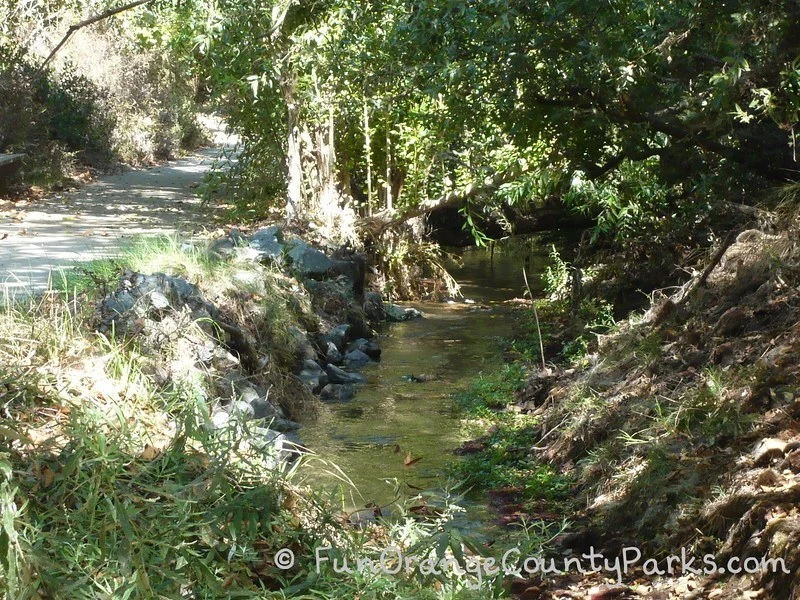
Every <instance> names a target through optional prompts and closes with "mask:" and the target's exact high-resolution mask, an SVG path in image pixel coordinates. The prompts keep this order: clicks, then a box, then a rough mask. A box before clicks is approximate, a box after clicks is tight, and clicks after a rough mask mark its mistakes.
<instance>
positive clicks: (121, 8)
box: [36, 0, 153, 77]
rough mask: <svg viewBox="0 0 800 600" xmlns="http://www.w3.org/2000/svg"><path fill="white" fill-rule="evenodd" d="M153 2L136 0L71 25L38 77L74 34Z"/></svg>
mask: <svg viewBox="0 0 800 600" xmlns="http://www.w3.org/2000/svg"><path fill="white" fill-rule="evenodd" d="M152 1H153V0H136V1H135V2H129V3H128V4H123V5H122V6H118V7H116V8H111V9H109V10H107V11H105V12H102V13H100V14H99V15H95V16H93V17H90V18H88V19H86V20H84V21H81V22H80V23H75V25H70V28H69V29H68V30H67V33H66V34H65V35H64V37H63V38H61V41H60V42H58V45H57V46H56V47H55V48H53V51H52V52H51V53H50V54H49V55H48V57H47V58H46V59H45V61H44V62H43V63H42V66H40V67H39V69H38V70H37V71H36V76H37V77H38V76H39V75H41V74H42V71H44V70H45V68H46V67H47V65H48V64H50V61H51V60H53V57H55V55H56V54H57V53H58V51H59V50H61V48H62V47H63V46H64V44H66V43H67V42H68V41H69V38H71V37H72V34H74V33H75V32H76V31H78V30H79V29H83V28H84V27H88V26H89V25H93V24H94V23H97V22H98V21H102V20H103V19H107V18H109V17H113V16H114V15H117V14H119V13H121V12H124V11H126V10H130V9H132V8H136V7H137V6H141V5H142V4H147V3H149V2H152Z"/></svg>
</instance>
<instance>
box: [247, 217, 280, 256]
mask: <svg viewBox="0 0 800 600" xmlns="http://www.w3.org/2000/svg"><path fill="white" fill-rule="evenodd" d="M281 237H282V235H281V230H280V227H277V226H275V225H273V226H271V227H264V228H262V229H259V230H258V231H256V232H255V233H254V234H253V235H252V236H251V238H250V248H251V249H253V250H255V251H256V252H257V253H258V260H259V261H260V262H267V261H275V260H277V259H279V258H280V257H281V256H283V251H284V245H283V244H282V243H281V241H280V240H281Z"/></svg>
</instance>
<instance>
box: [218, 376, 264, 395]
mask: <svg viewBox="0 0 800 600" xmlns="http://www.w3.org/2000/svg"><path fill="white" fill-rule="evenodd" d="M217 386H218V387H219V391H220V394H221V395H222V397H223V398H227V399H230V400H245V401H247V402H252V400H253V399H255V398H258V397H259V396H263V395H264V391H263V390H259V389H258V388H257V387H256V386H255V385H254V384H253V383H252V382H251V381H250V380H249V379H248V378H247V377H245V376H244V375H242V374H241V373H239V372H238V371H230V372H228V373H225V375H223V376H222V377H221V378H220V379H219V381H218V383H217Z"/></svg>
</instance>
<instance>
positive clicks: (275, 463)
mask: <svg viewBox="0 0 800 600" xmlns="http://www.w3.org/2000/svg"><path fill="white" fill-rule="evenodd" d="M249 442H250V444H251V445H252V446H254V447H256V448H259V449H260V450H262V451H263V452H265V453H266V454H268V455H270V456H271V457H272V461H270V463H269V466H270V467H271V468H278V467H280V466H281V463H286V462H291V461H293V460H294V459H296V458H297V457H298V456H299V453H298V451H297V449H296V448H295V443H294V442H292V441H291V440H290V438H289V436H287V435H286V434H284V433H280V432H278V431H275V430H273V429H267V428H266V427H254V428H253V429H252V430H251V437H250V439H249Z"/></svg>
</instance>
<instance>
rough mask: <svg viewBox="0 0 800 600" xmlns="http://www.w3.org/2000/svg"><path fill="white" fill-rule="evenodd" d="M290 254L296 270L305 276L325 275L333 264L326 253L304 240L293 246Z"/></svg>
mask: <svg viewBox="0 0 800 600" xmlns="http://www.w3.org/2000/svg"><path fill="white" fill-rule="evenodd" d="M288 256H289V259H290V260H291V261H292V268H293V269H294V271H296V272H297V273H299V274H300V275H303V276H305V277H323V276H324V275H326V274H327V273H328V270H329V269H330V268H331V265H332V263H331V260H330V259H329V258H328V257H327V256H325V254H323V253H322V252H321V251H319V250H317V249H316V248H312V247H311V246H309V245H308V244H306V243H304V242H303V243H299V244H297V245H296V246H295V247H294V248H292V249H291V250H290V251H289V254H288Z"/></svg>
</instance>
